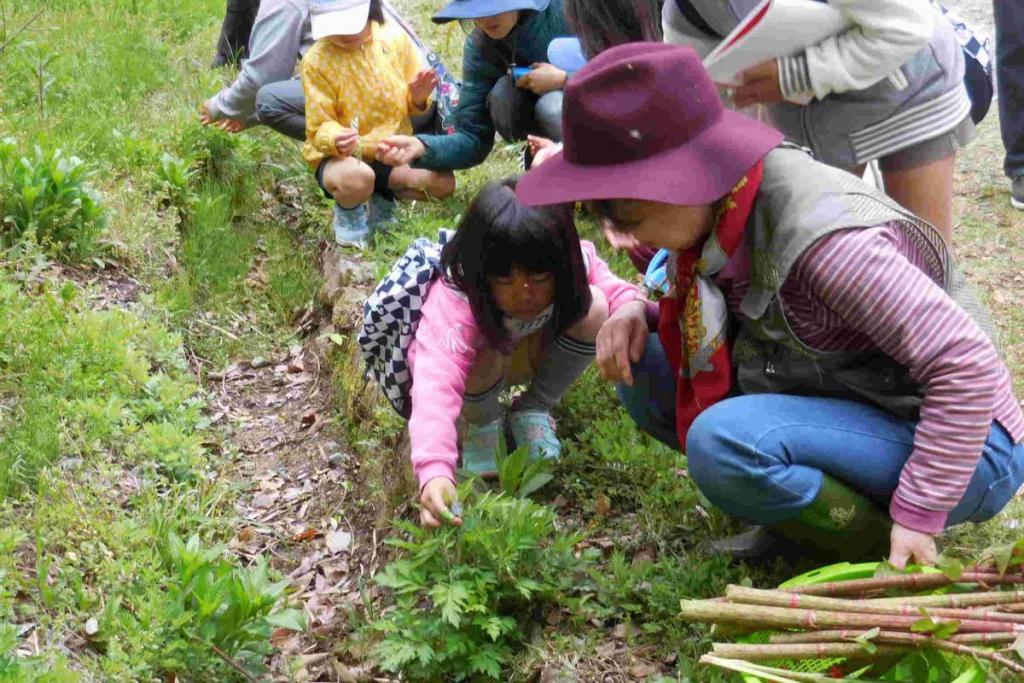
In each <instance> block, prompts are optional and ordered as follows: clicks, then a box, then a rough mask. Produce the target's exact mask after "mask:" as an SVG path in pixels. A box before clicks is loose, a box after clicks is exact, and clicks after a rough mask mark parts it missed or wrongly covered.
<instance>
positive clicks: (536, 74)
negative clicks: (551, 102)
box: [516, 62, 569, 95]
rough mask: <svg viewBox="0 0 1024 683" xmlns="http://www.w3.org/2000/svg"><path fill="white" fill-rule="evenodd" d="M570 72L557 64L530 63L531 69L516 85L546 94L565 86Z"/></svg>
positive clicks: (536, 93) (535, 92)
mask: <svg viewBox="0 0 1024 683" xmlns="http://www.w3.org/2000/svg"><path fill="white" fill-rule="evenodd" d="M567 80H569V74H567V73H566V72H564V71H562V70H561V69H559V68H558V67H557V66H553V65H551V64H548V63H547V62H541V63H537V64H531V65H530V71H529V72H527V73H526V74H525V75H523V76H522V77H520V78H519V80H517V81H516V86H517V87H519V88H524V89H526V90H529V91H530V92H532V93H533V94H534V95H544V94H546V93H549V92H553V91H555V90H561V89H562V88H564V87H565V82H566V81H567Z"/></svg>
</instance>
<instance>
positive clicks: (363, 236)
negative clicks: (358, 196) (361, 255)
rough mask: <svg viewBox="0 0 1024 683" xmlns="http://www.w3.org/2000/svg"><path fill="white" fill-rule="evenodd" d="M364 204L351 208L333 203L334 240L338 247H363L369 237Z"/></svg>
mask: <svg viewBox="0 0 1024 683" xmlns="http://www.w3.org/2000/svg"><path fill="white" fill-rule="evenodd" d="M366 213H367V210H366V204H365V203H364V204H360V205H358V206H355V207H353V208H351V209H346V208H345V207H343V206H340V205H339V204H337V203H335V205H334V241H335V242H337V243H338V246H340V247H354V248H356V249H365V248H366V243H367V242H368V241H369V239H370V225H369V223H368V222H367V219H366V218H367V217H366Z"/></svg>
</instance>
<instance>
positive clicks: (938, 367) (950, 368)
mask: <svg viewBox="0 0 1024 683" xmlns="http://www.w3.org/2000/svg"><path fill="white" fill-rule="evenodd" d="M747 251H748V250H747V249H740V250H739V252H740V253H743V254H746V253H747ZM734 261H736V259H734ZM728 271H731V272H728ZM934 271H935V266H934V265H933V261H929V259H927V258H926V257H925V255H924V254H922V253H921V251H920V249H919V247H918V246H917V245H916V244H915V243H914V242H913V241H912V240H911V239H909V238H908V237H907V236H906V234H905V233H904V231H903V230H901V229H900V228H899V226H898V225H895V224H889V225H883V226H879V227H874V228H866V229H853V230H841V231H838V232H834V233H832V234H830V235H828V236H826V237H824V238H822V239H821V240H819V241H818V242H817V243H815V244H814V245H813V246H812V247H811V248H809V249H808V250H807V251H806V252H804V253H803V254H802V255H801V257H800V258H799V259H798V260H797V262H796V263H795V264H794V266H793V268H792V269H791V270H790V272H789V275H788V277H787V278H786V281H785V283H784V284H783V286H782V290H781V301H782V306H783V309H784V310H785V312H786V318H787V319H788V321H789V323H790V326H791V327H792V329H793V332H794V333H795V334H796V335H797V337H798V338H799V339H800V340H801V341H803V342H804V343H805V344H807V345H808V346H810V347H812V348H815V349H819V350H821V351H839V350H850V351H863V350H870V349H875V348H877V349H879V350H881V351H882V352H883V353H885V354H887V355H888V356H890V357H892V358H893V359H895V360H896V361H897V362H899V363H900V364H902V365H904V366H905V367H906V368H907V369H908V370H909V371H910V376H911V377H912V378H913V379H914V380H915V381H917V382H919V383H920V384H921V385H922V386H923V387H924V402H923V404H922V406H921V417H920V421H919V422H918V424H917V429H916V431H915V434H914V450H913V453H912V454H911V456H910V458H909V459H908V460H907V463H906V465H905V466H904V468H903V471H902V473H901V475H900V482H899V486H898V487H897V488H896V491H895V492H894V493H893V496H892V500H891V501H890V505H889V513H890V515H891V517H892V518H893V520H894V521H896V522H898V523H899V524H901V525H903V526H905V527H907V528H910V529H915V530H917V531H923V532H926V533H937V532H939V531H941V530H942V529H943V528H944V526H945V522H946V518H947V516H948V515H949V512H950V511H951V510H952V509H953V508H954V507H955V506H956V505H957V503H959V502H960V499H961V498H962V497H963V494H964V491H965V490H966V489H967V485H968V483H970V480H971V477H972V475H973V474H974V470H975V467H976V466H977V463H978V460H979V458H980V457H981V452H982V449H983V447H984V444H985V441H986V439H987V438H988V433H989V430H990V429H991V426H992V421H993V420H995V421H997V422H999V424H1001V425H1002V426H1003V427H1004V428H1005V429H1006V431H1007V432H1008V433H1009V434H1010V437H1011V438H1012V439H1013V441H1014V442H1016V443H1019V442H1020V441H1021V440H1022V439H1024V416H1022V414H1021V407H1020V404H1019V403H1018V402H1017V399H1016V398H1015V397H1014V395H1013V389H1012V384H1011V381H1010V373H1009V371H1008V370H1007V368H1006V365H1005V364H1004V363H1003V362H1002V360H1001V359H1000V358H999V355H998V353H997V352H996V349H995V347H994V346H993V345H992V342H991V341H990V340H989V339H988V337H987V336H986V335H985V333H984V332H982V330H981V329H980V328H979V327H978V325H977V324H976V323H975V322H974V320H973V319H972V318H971V317H970V316H969V315H968V314H967V312H966V311H964V310H963V309H962V308H961V307H960V306H958V305H957V304H956V303H954V302H953V300H952V299H951V298H949V296H947V295H946V293H945V291H944V290H943V289H942V287H941V286H940V285H939V284H938V283H939V282H941V279H942V274H941V273H939V272H934ZM722 276H723V277H724V278H728V279H730V280H731V283H729V284H728V285H727V286H726V288H725V291H726V292H727V298H728V301H729V307H730V309H732V310H733V311H734V312H736V313H737V315H740V313H739V302H740V300H741V299H742V297H743V294H744V293H745V292H746V291H747V289H748V288H749V266H748V265H747V264H745V263H742V262H741V263H735V262H734V263H732V264H730V267H727V268H726V269H725V271H723V273H722Z"/></svg>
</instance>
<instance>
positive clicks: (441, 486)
mask: <svg viewBox="0 0 1024 683" xmlns="http://www.w3.org/2000/svg"><path fill="white" fill-rule="evenodd" d="M456 495H457V494H456V492H455V484H453V483H452V481H451V479H448V478H446V477H434V478H433V479H431V480H430V481H428V482H427V483H426V485H424V487H423V490H422V491H421V492H420V506H421V507H420V524H422V525H423V526H425V527H427V528H428V529H436V528H437V527H439V526H441V524H442V523H443V522H447V523H448V524H454V525H455V526H462V519H461V518H460V517H456V516H455V515H454V514H453V513H452V511H451V510H450V509H448V505H449V504H452V503H454V502H455V499H456Z"/></svg>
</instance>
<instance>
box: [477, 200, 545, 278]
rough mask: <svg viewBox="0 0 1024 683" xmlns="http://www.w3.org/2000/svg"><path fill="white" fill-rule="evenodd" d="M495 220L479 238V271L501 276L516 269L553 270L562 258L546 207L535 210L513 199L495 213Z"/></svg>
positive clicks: (509, 273) (538, 271)
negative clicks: (481, 250)
mask: <svg viewBox="0 0 1024 683" xmlns="http://www.w3.org/2000/svg"><path fill="white" fill-rule="evenodd" d="M495 218H496V219H497V221H496V223H494V224H492V225H491V227H490V229H489V230H487V231H486V234H485V236H484V239H483V244H482V245H481V246H482V248H483V254H482V256H483V259H482V260H483V263H482V266H483V270H484V273H486V274H487V275H488V276H489V277H505V276H508V275H511V274H512V270H513V269H515V268H518V269H519V270H525V271H527V272H529V273H554V272H555V271H557V270H559V268H560V267H561V263H562V261H563V260H564V258H565V257H564V255H563V254H562V252H561V246H562V245H561V244H560V241H561V240H558V239H552V238H553V237H555V236H557V234H558V227H557V220H556V218H555V216H553V215H552V213H551V212H550V210H536V209H531V208H529V207H525V206H523V205H522V204H519V203H518V202H515V201H513V203H512V204H511V205H510V206H509V209H508V210H507V211H505V212H503V213H502V214H500V215H498V216H495Z"/></svg>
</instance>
